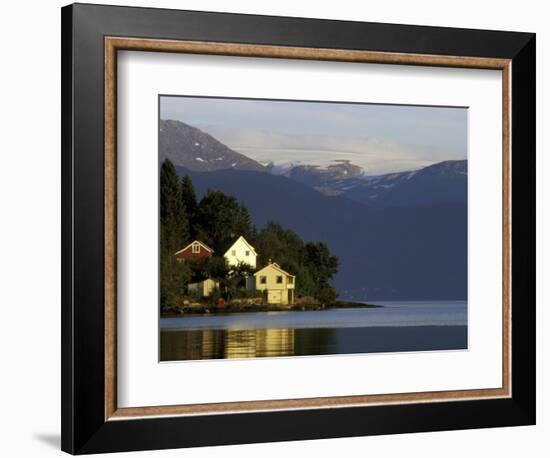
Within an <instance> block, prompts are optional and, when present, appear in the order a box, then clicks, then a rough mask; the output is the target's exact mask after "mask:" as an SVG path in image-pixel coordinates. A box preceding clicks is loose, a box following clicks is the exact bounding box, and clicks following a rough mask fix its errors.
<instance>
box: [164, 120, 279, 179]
mask: <svg viewBox="0 0 550 458" xmlns="http://www.w3.org/2000/svg"><path fill="white" fill-rule="evenodd" d="M159 129H160V132H159V156H160V161H161V162H162V161H163V160H164V159H170V161H172V163H173V164H174V165H179V166H182V167H186V168H188V169H189V170H193V171H196V172H212V171H214V170H225V169H235V170H256V171H267V170H268V169H266V168H265V167H264V166H263V165H262V164H260V163H259V162H257V161H255V160H253V159H250V158H249V157H247V156H244V155H243V154H240V153H237V152H236V151H234V150H232V149H231V148H229V147H228V146H226V145H224V144H223V143H222V142H220V141H218V140H217V139H215V138H214V137H212V136H211V135H210V134H207V133H206V132H203V131H202V130H200V129H197V128H196V127H193V126H190V125H188V124H185V123H184V122H181V121H174V120H161V121H160V126H159Z"/></svg>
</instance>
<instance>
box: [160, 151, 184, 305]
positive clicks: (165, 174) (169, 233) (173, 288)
mask: <svg viewBox="0 0 550 458" xmlns="http://www.w3.org/2000/svg"><path fill="white" fill-rule="evenodd" d="M181 194H182V191H181V186H180V182H179V178H178V176H177V174H176V170H175V168H174V165H173V164H172V162H170V161H169V160H168V159H167V160H165V161H164V162H163V164H162V166H161V170H160V288H161V306H162V307H163V308H165V307H167V306H171V305H176V304H177V302H178V301H179V299H181V297H182V296H183V291H184V287H185V285H186V284H187V282H188V281H189V279H190V278H191V272H190V269H189V267H188V266H186V265H185V264H182V263H178V262H177V261H176V258H175V256H174V254H175V252H176V251H177V250H179V249H181V248H183V246H184V244H185V243H187V242H188V239H189V219H188V217H187V213H186V211H185V206H184V203H183V200H182V196H181Z"/></svg>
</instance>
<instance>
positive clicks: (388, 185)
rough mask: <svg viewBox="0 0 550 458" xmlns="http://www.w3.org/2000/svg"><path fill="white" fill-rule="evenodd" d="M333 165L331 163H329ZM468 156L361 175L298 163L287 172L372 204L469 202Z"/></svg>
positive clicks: (329, 191)
mask: <svg viewBox="0 0 550 458" xmlns="http://www.w3.org/2000/svg"><path fill="white" fill-rule="evenodd" d="M330 167H332V166H330ZM467 168H468V163H467V161H466V160H459V161H443V162H439V163H437V164H432V165H430V166H428V167H424V168H422V169H419V170H412V171H406V172H397V173H387V174H384V175H376V176H362V175H361V174H359V173H356V174H355V175H352V174H351V173H349V174H344V175H343V176H342V174H340V175H339V176H338V175H336V174H334V173H330V172H329V171H328V170H326V169H321V168H318V167H312V166H304V165H300V166H295V167H292V168H291V169H289V170H287V171H286V172H285V173H284V175H285V176H288V177H290V178H292V179H294V180H297V181H300V182H301V183H304V184H307V185H308V186H310V187H312V188H314V189H316V190H317V191H319V192H321V193H323V194H325V195H329V196H345V197H348V198H349V199H351V200H355V201H356V202H360V203H363V204H366V205H369V206H376V207H387V206H391V207H394V206H397V207H402V206H411V205H425V204H433V203H451V202H455V203H466V200H467V191H468V173H467Z"/></svg>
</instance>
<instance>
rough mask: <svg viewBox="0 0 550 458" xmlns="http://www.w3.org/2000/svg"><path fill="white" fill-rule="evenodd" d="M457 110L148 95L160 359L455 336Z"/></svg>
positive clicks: (358, 348)
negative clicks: (155, 165) (155, 104)
mask: <svg viewBox="0 0 550 458" xmlns="http://www.w3.org/2000/svg"><path fill="white" fill-rule="evenodd" d="M467 120H468V110H467V108H466V107H440V106H411V105H384V104H368V103H349V102H331V101H299V100H270V99H242V98H220V97H198V96H182V95H161V96H159V207H160V211H159V233H160V240H159V243H160V256H159V264H160V269H159V271H160V274H159V286H160V298H159V301H160V360H161V361H184V360H201V359H224V358H228V359H229V358H254V357H295V356H312V355H338V354H354V353H375V352H416V351H445V350H464V349H467V348H468V329H467V315H468V314H467V274H468V272H467V210H468V174H467V170H468V165H467V143H468V140H467V138H468V132H467V128H468V122H467Z"/></svg>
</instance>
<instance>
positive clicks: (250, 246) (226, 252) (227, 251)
mask: <svg viewBox="0 0 550 458" xmlns="http://www.w3.org/2000/svg"><path fill="white" fill-rule="evenodd" d="M239 240H242V241H243V242H244V243H245V245H246V246H247V247H248V248H249V249H250V251H252V253H254V255H255V256H258V253H256V250H255V249H254V247H253V246H252V245H250V243H248V241H247V240H246V239H245V238H244V237H243V236H242V235H241V236H240V237H239V238H238V239H237V240H235V241H234V242H233V243H232V244H231V246H230V247H229V248H228V249H227V250H226V251H225V253H224V256H225V255H226V254H228V253H229V251H230V250H231V249H232V248H233V247H234V246H235V244H236V243H237V242H238V241H239Z"/></svg>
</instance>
